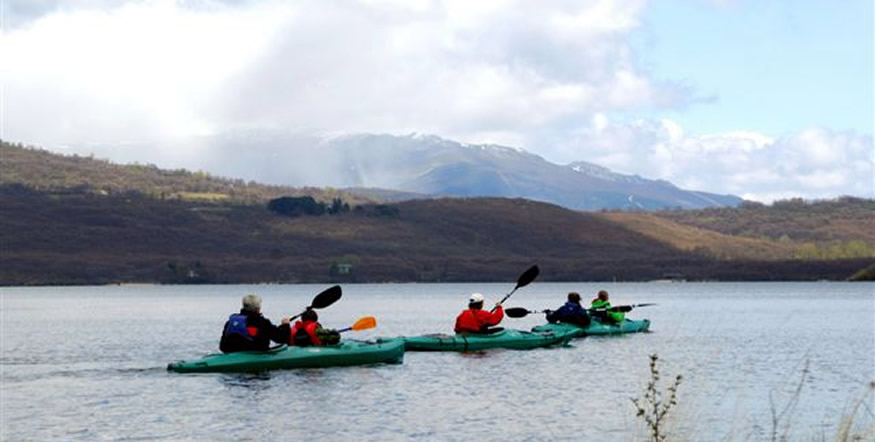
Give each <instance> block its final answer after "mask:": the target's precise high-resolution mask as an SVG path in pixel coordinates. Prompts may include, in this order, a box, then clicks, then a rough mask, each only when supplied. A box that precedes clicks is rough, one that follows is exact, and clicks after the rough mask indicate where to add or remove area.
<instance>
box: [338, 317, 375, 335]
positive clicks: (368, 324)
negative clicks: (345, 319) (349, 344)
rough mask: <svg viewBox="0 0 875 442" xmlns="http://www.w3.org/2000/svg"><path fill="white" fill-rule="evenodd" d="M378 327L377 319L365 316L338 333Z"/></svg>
mask: <svg viewBox="0 0 875 442" xmlns="http://www.w3.org/2000/svg"><path fill="white" fill-rule="evenodd" d="M376 326H377V318H375V317H373V316H365V317H363V318H359V320H358V321H355V324H353V325H352V326H351V327H347V328H344V329H340V330H338V331H337V332H338V333H343V332H347V331H350V330H354V331H360V330H368V329H371V328H374V327H376Z"/></svg>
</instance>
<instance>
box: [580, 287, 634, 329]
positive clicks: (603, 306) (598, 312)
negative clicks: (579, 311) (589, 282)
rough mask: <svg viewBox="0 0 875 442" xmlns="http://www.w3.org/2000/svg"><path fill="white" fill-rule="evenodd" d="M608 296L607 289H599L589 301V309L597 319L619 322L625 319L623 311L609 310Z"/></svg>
mask: <svg viewBox="0 0 875 442" xmlns="http://www.w3.org/2000/svg"><path fill="white" fill-rule="evenodd" d="M609 297H610V296H609V295H608V292H607V291H605V290H601V291H599V294H598V296H596V297H595V298H594V299H593V300H592V302H591V303H590V309H589V311H590V312H591V313H592V315H593V316H594V317H596V318H598V319H599V320H602V321H608V322H612V323H616V324H619V323H621V322H623V320H624V319H626V314H625V313H623V312H614V311H611V301H610V300H609Z"/></svg>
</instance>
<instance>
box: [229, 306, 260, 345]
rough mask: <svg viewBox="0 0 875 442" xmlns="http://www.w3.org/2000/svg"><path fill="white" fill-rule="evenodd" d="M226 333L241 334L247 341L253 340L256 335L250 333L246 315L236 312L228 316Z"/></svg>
mask: <svg viewBox="0 0 875 442" xmlns="http://www.w3.org/2000/svg"><path fill="white" fill-rule="evenodd" d="M225 335H240V336H242V337H243V338H245V339H246V340H247V341H252V340H253V339H254V336H252V334H251V333H249V329H248V328H247V327H246V315H244V314H241V313H235V314H233V315H231V316H230V317H229V318H228V327H226V328H225Z"/></svg>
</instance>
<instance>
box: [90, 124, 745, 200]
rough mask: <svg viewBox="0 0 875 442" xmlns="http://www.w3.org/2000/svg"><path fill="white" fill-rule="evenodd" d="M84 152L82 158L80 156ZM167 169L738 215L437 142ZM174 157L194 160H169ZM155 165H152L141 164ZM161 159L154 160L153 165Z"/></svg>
mask: <svg viewBox="0 0 875 442" xmlns="http://www.w3.org/2000/svg"><path fill="white" fill-rule="evenodd" d="M143 147H144V146H135V145H130V146H128V147H127V148H125V147H120V146H112V147H109V146H90V148H91V149H92V151H93V152H95V153H97V154H98V155H109V156H110V158H111V159H113V160H116V161H131V160H132V158H130V157H127V158H126V157H125V156H124V154H125V152H126V151H132V152H133V151H136V152H139V155H140V156H139V160H140V161H142V160H144V158H143V157H142V154H143V152H148V151H149V149H144V148H143ZM77 150H80V151H82V150H83V149H77ZM153 150H154V151H156V152H157V151H159V150H160V151H163V153H162V154H161V157H160V158H161V159H162V161H164V163H159V164H158V165H159V166H162V167H168V166H169V167H184V168H188V169H192V170H205V171H207V172H210V173H212V174H217V175H222V176H227V177H233V178H243V179H246V180H254V181H258V182H263V183H269V184H276V185H291V186H327V187H341V188H363V187H365V188H380V189H390V190H395V191H401V192H412V193H418V194H424V195H442V196H461V197H477V196H493V197H522V198H528V199H533V200H539V201H546V202H552V203H555V204H559V205H561V206H564V207H568V208H571V209H581V210H598V209H605V208H611V209H617V208H619V209H636V210H642V209H643V210H653V209H663V208H674V207H680V208H684V209H698V208H704V207H717V206H735V205H737V204H739V203H740V202H741V201H742V200H741V198H738V197H736V196H732V195H718V194H713V193H706V192H697V191H693V190H684V189H680V188H678V187H677V186H675V185H673V184H672V183H670V182H667V181H664V180H650V179H647V178H643V177H640V176H637V175H622V174H618V173H614V172H612V171H610V170H609V169H607V168H604V167H601V166H598V165H595V164H591V163H588V162H586V161H577V162H573V163H571V164H567V165H560V164H555V163H551V162H549V161H547V160H545V159H544V158H543V157H541V156H538V155H535V154H532V153H529V152H527V151H525V150H522V149H518V148H512V147H506V146H500V145H495V144H480V145H476V144H466V143H459V142H456V141H452V140H448V139H445V138H441V137H438V136H434V135H422V134H410V135H406V136H396V135H387V134H380V135H377V134H342V135H337V134H326V133H318V132H315V131H301V130H248V131H235V132H228V133H225V134H221V135H216V136H207V137H199V138H192V139H188V140H181V141H175V142H173V143H171V144H170V145H164V146H162V148H161V149H153ZM168 151H176V152H194V153H196V155H192V156H186V157H181V156H178V155H177V156H173V155H171V156H170V158H173V159H172V160H171V161H173V162H174V163H173V164H167V161H168V155H167V152H168ZM145 159H146V160H147V161H152V160H153V158H145ZM154 160H158V157H156V158H154Z"/></svg>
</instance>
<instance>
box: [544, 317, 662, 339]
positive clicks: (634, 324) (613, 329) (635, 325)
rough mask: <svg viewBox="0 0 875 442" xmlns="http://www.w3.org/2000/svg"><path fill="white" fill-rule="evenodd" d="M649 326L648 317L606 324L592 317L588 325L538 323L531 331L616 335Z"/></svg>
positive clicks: (580, 334)
mask: <svg viewBox="0 0 875 442" xmlns="http://www.w3.org/2000/svg"><path fill="white" fill-rule="evenodd" d="M648 328H650V320H649V319H639V320H633V319H626V320H624V321H623V322H621V323H619V324H606V323H603V322H600V321H599V320H597V319H593V320H592V323H591V324H590V325H589V327H580V326H577V325H574V324H565V323H557V324H544V325H539V326H537V327H533V328H532V331H533V332H547V331H552V332H554V333H571V334H573V335H574V336H576V337H577V336H588V335H616V334H621V333H636V332H644V331H647V329H648Z"/></svg>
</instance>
